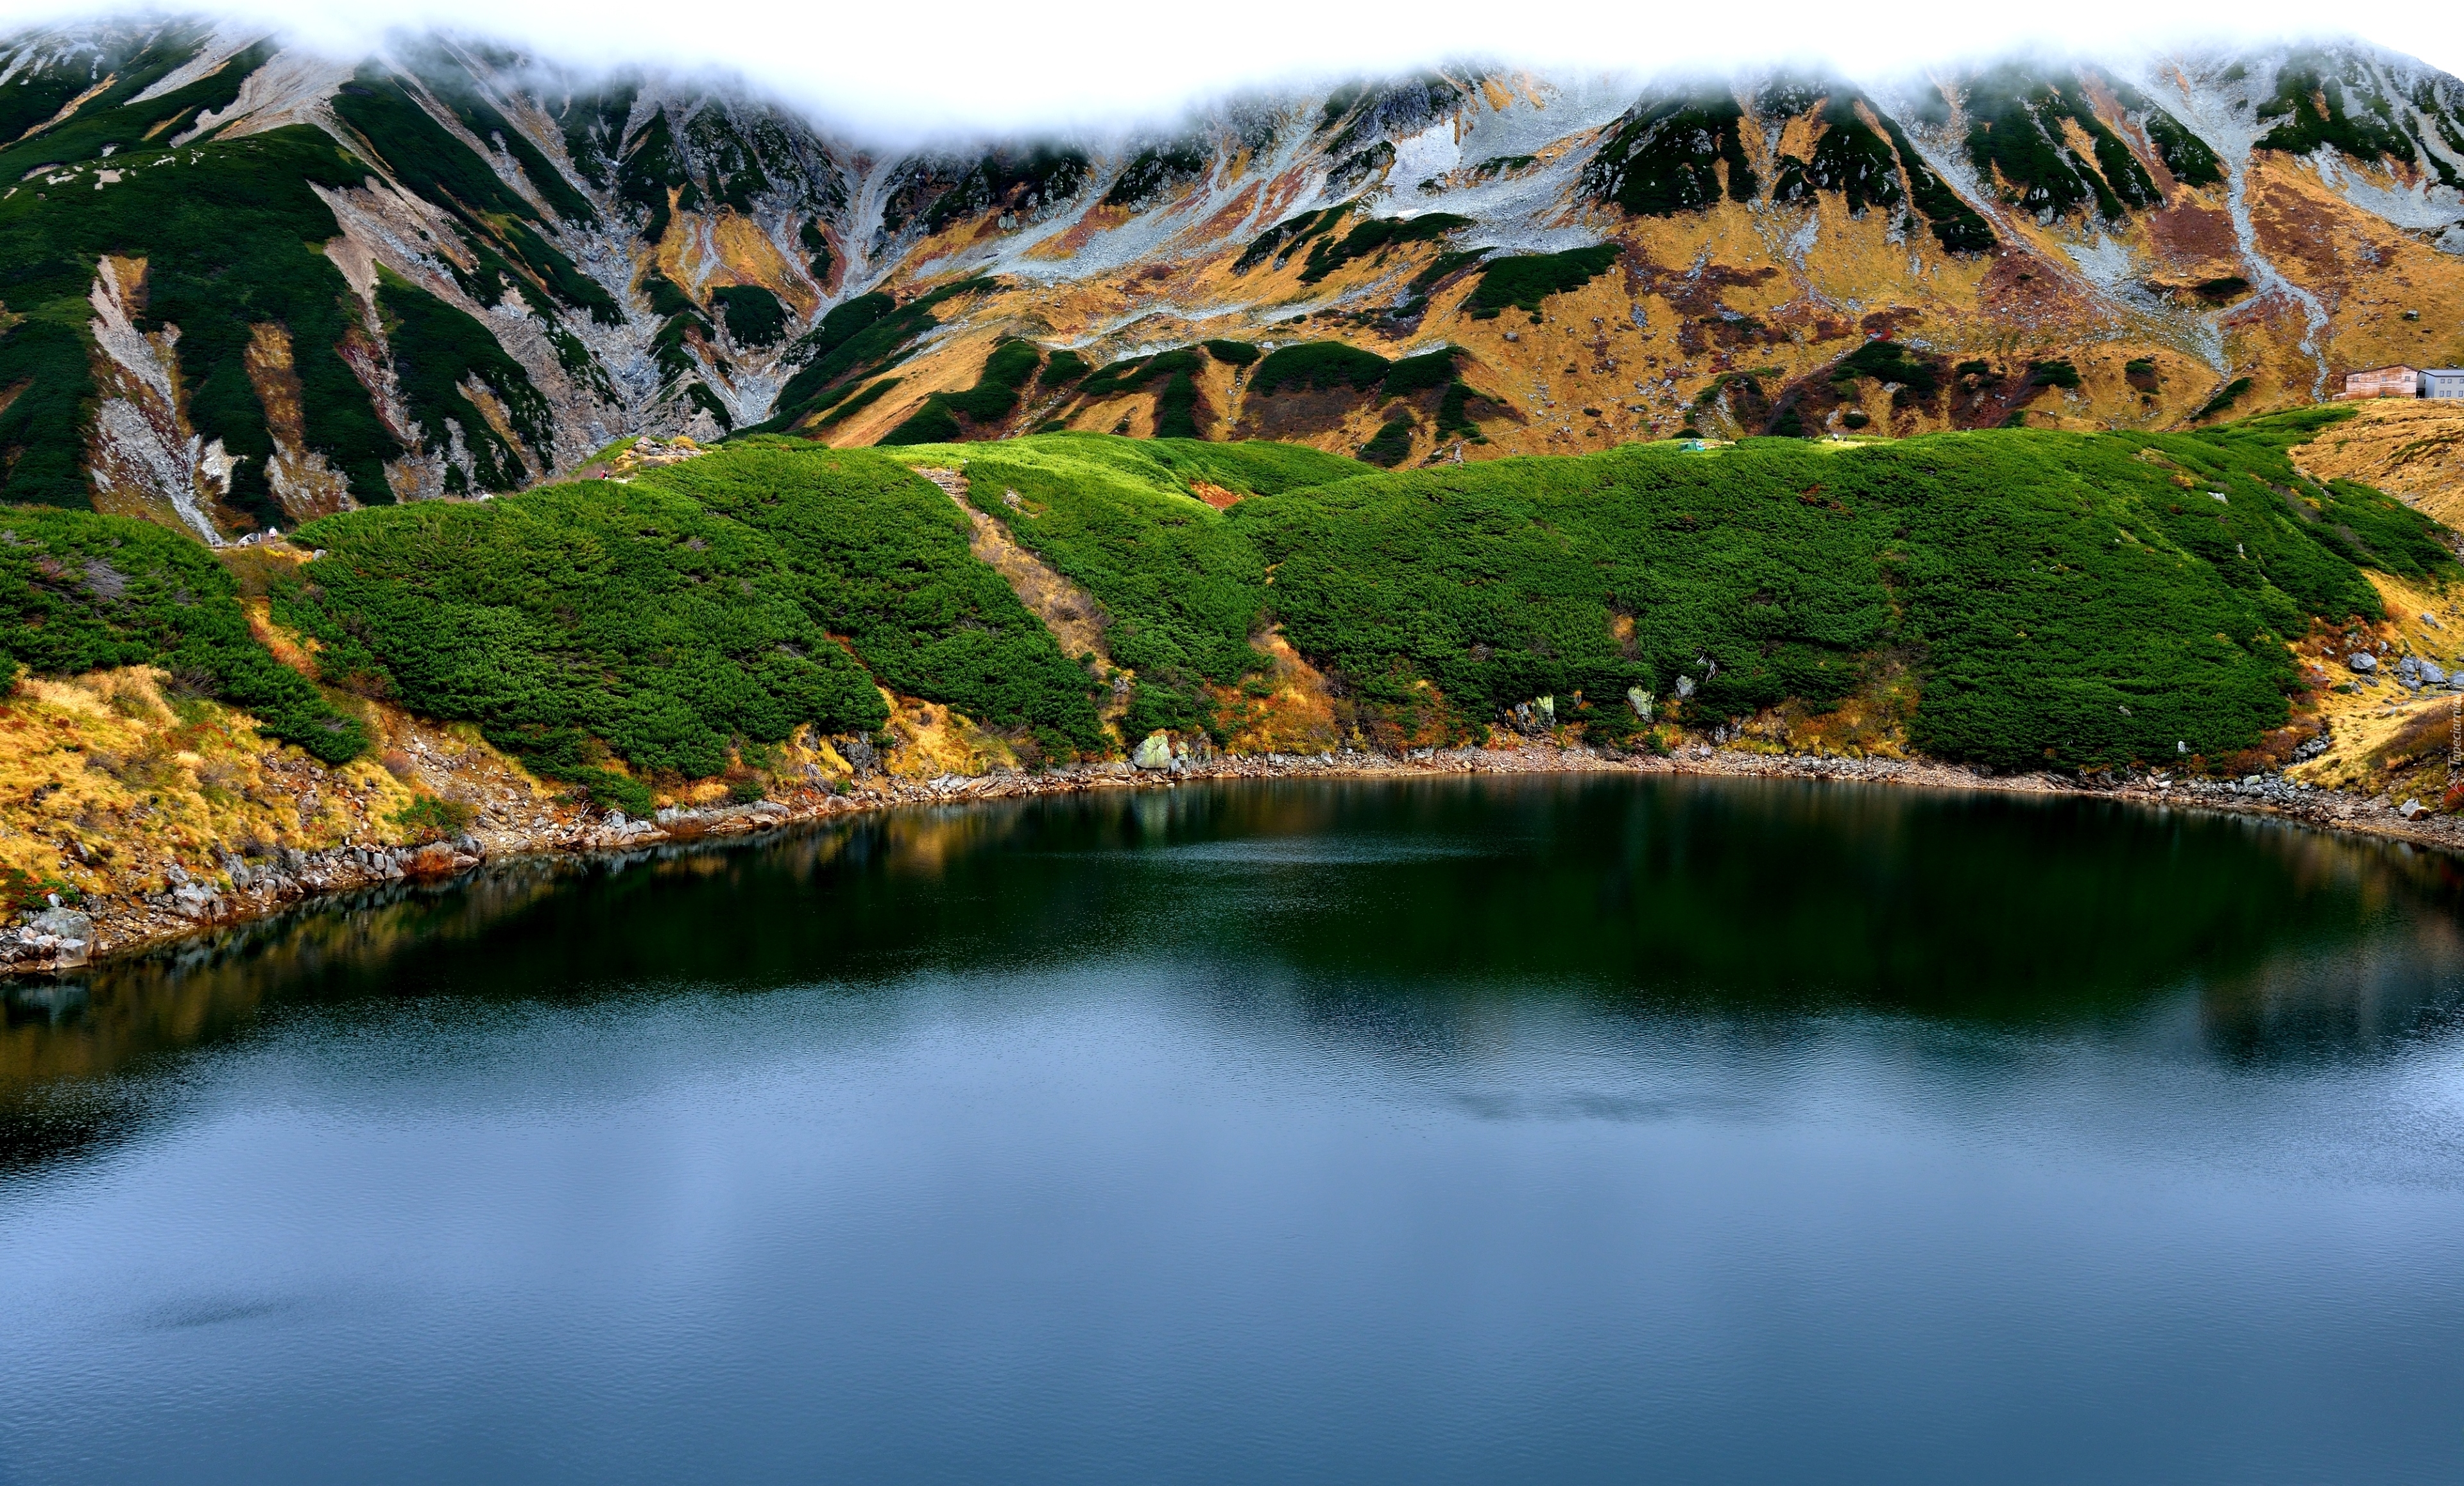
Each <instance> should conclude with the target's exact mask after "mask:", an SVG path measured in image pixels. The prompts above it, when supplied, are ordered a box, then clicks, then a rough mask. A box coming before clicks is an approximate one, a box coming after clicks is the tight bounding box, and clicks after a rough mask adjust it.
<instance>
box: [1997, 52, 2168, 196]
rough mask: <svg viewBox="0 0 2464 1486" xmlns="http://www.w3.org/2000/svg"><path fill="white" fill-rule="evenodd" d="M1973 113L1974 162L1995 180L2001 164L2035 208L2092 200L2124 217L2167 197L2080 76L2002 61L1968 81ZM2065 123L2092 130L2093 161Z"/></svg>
mask: <svg viewBox="0 0 2464 1486" xmlns="http://www.w3.org/2000/svg"><path fill="white" fill-rule="evenodd" d="M1968 114H1969V129H1968V158H1969V163H1970V164H1973V165H1974V166H1975V167H1976V172H1977V174H1978V175H1980V176H1982V177H1984V178H1985V179H1987V180H1989V181H1990V180H1991V179H1992V178H1993V174H1994V172H1995V171H1996V170H1999V171H2000V172H2001V177H2002V180H2003V182H2004V183H2005V185H2006V186H2007V187H2008V189H2009V192H2010V195H2011V198H2012V200H2013V202H2014V203H2015V204H2017V205H2018V206H2020V207H2022V208H2025V209H2027V210H2029V211H2051V212H2053V213H2055V214H2056V215H2061V214H2065V213H2068V212H2070V211H2072V210H2075V209H2077V208H2080V207H2083V206H2088V205H2091V204H2092V205H2094V206H2095V208H2096V209H2097V212H2098V213H2099V214H2100V215H2101V216H2103V217H2105V218H2107V219H2108V220H2119V219H2121V218H2122V217H2123V215H2124V214H2125V208H2147V207H2156V206H2162V205H2163V204H2164V196H2163V193H2161V192H2159V191H2158V190H2157V189H2156V183H2155V182H2154V181H2152V180H2150V179H2149V178H2148V175H2147V170H2146V167H2145V166H2144V165H2142V164H2139V160H2138V157H2136V156H2134V155H2132V154H2131V153H2130V147H2129V146H2128V145H2127V144H2125V143H2123V141H2122V137H2121V136H2120V135H2117V134H2115V133H2114V132H2113V130H2112V129H2111V128H2110V127H2109V126H2107V125H2106V123H2105V122H2104V120H2101V119H2099V118H2098V117H2097V116H2096V110H2095V109H2094V108H2092V107H2090V106H2089V101H2088V95H2087V88H2086V86H2085V84H2084V83H2083V82H2082V81H2081V80H2080V79H2079V78H2078V77H2076V76H2069V77H2060V78H2057V79H2052V80H2048V79H2044V78H2038V77H2035V76H2030V75H2029V74H2027V73H2025V72H2023V71H2021V70H2019V69H2017V68H2010V67H2005V68H2000V69H1997V70H1995V71H1994V72H1991V73H1989V74H1987V75H1986V76H1982V77H1979V78H1978V79H1976V81H1975V82H1974V83H1973V84H1971V85H1970V86H1969V90H1968ZM2065 123H2068V124H2070V125H2071V126H2073V127H2074V128H2077V129H2078V130H2079V131H2080V132H2081V133H2083V134H2084V135H2085V136H2086V137H2087V139H2088V141H2089V142H2090V144H2091V146H2092V152H2093V153H2094V155H2095V156H2096V161H2095V164H2092V165H2091V164H2089V163H2088V162H2087V161H2084V160H2081V159H2080V158H2079V156H2078V154H2077V153H2076V152H2075V151H2074V150H2073V149H2072V147H2071V145H2070V143H2069V140H2068V137H2067V135H2066V133H2065V131H2064V129H2063V127H2062V126H2063V125H2064V124H2065Z"/></svg>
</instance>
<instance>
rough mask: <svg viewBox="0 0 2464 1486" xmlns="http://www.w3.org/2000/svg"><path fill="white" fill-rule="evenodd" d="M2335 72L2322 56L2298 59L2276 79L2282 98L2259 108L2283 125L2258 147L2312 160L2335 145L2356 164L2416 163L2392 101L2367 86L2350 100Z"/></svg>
mask: <svg viewBox="0 0 2464 1486" xmlns="http://www.w3.org/2000/svg"><path fill="white" fill-rule="evenodd" d="M2331 67H2332V64H2328V63H2326V62H2324V60H2323V59H2321V58H2320V57H2316V56H2297V57H2295V58H2294V59H2293V60H2292V61H2291V62H2290V63H2289V64H2288V65H2287V66H2286V67H2285V69H2284V70H2283V71H2282V72H2280V73H2278V74H2277V75H2276V96H2275V97H2274V98H2270V99H2268V100H2267V101H2266V102H2264V103H2262V104H2260V105H2259V107H2258V117H2259V120H2261V121H2262V122H2264V121H2266V120H2281V121H2280V122H2278V123H2277V125H2276V127H2274V128H2272V129H2270V130H2268V131H2267V132H2266V133H2265V134H2263V135H2260V136H2259V138H2258V147H2259V148H2260V149H2272V150H2282V151H2283V152H2284V153H2286V154H2288V155H2307V154H2309V153H2311V152H2312V151H2314V150H2316V149H2318V148H2319V147H2320V146H2321V145H2329V146H2332V147H2334V148H2336V149H2339V150H2342V151H2343V153H2345V154H2347V155H2350V156H2352V157H2353V158H2354V159H2356V160H2363V161H2374V160H2377V159H2379V158H2380V157H2381V156H2386V157H2388V158H2390V159H2394V160H2401V161H2404V162H2406V163H2408V164H2409V163H2411V162H2412V161H2413V160H2414V159H2415V155H2414V151H2413V145H2412V142H2411V141H2410V140H2409V139H2407V138H2406V137H2405V133H2404V130H2403V129H2402V128H2401V127H2399V126H2398V125H2397V123H2396V114H2395V108H2394V105H2393V104H2392V103H2391V102H2390V100H2389V99H2388V98H2387V97H2386V96H2385V95H2383V94H2381V93H2379V92H2378V91H2377V90H2376V89H2375V88H2368V87H2366V85H2365V91H2364V92H2363V93H2362V94H2361V96H2360V97H2358V98H2354V97H2351V96H2348V95H2347V94H2346V93H2345V91H2344V84H2343V81H2342V80H2340V79H2339V78H2338V77H2336V76H2334V74H2333V72H2332V71H2331V70H2330V69H2331ZM2355 104H2358V105H2359V106H2358V107H2355V106H2354V105H2355Z"/></svg>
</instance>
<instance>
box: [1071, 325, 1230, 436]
mask: <svg viewBox="0 0 2464 1486" xmlns="http://www.w3.org/2000/svg"><path fill="white" fill-rule="evenodd" d="M1227 343H1229V342H1227ZM1210 354H1211V353H1210ZM1203 369H1204V360H1203V358H1201V357H1200V356H1199V353H1198V352H1197V351H1196V350H1194V349H1192V348H1190V347H1187V346H1183V347H1182V348H1180V349H1179V350H1177V351H1164V352H1160V353H1158V354H1156V355H1155V356H1138V357H1132V358H1131V359H1129V360H1128V361H1113V362H1111V363H1110V364H1109V365H1105V366H1099V367H1097V368H1096V369H1095V370H1094V372H1093V373H1092V374H1090V375H1089V377H1088V378H1087V379H1086V380H1085V381H1084V382H1080V383H1078V396H1079V397H1080V398H1081V399H1089V400H1091V399H1095V398H1106V397H1119V396H1120V395H1121V394H1123V393H1125V392H1140V391H1144V390H1146V389H1148V388H1150V387H1152V386H1154V385H1155V382H1156V381H1158V380H1161V381H1162V382H1163V390H1162V391H1160V392H1158V393H1156V394H1155V437H1157V438H1162V439H1194V438H1197V437H1198V433H1199V429H1198V405H1199V391H1198V374H1199V372H1200V371H1201V370H1203Z"/></svg>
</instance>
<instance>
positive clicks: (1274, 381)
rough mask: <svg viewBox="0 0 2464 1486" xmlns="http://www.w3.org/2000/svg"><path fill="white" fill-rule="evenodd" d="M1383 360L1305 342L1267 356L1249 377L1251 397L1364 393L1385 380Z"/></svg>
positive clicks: (1329, 343) (1332, 343)
mask: <svg viewBox="0 0 2464 1486" xmlns="http://www.w3.org/2000/svg"><path fill="white" fill-rule="evenodd" d="M1387 364H1388V363H1387V361H1386V358H1384V357H1382V356H1379V355H1378V354H1377V353H1376V352H1375V351H1363V350H1361V349H1360V348H1359V347H1357V346H1350V345H1346V344H1344V343H1343V342H1342V341H1340V340H1304V341H1302V342H1301V343H1300V344H1298V345H1289V346H1285V347H1284V348H1283V349H1281V350H1279V351H1273V352H1269V353H1268V354H1267V356H1266V359H1265V361H1260V362H1259V363H1258V369H1257V370H1256V371H1255V372H1252V373H1251V374H1250V377H1249V391H1250V392H1251V394H1252V395H1254V396H1259V397H1271V396H1273V395H1274V394H1275V393H1277V392H1280V391H1282V390H1284V389H1285V388H1286V387H1303V388H1307V389H1308V390H1309V391H1311V392H1331V391H1332V390H1334V389H1335V388H1337V387H1350V388H1352V389H1353V391H1355V392H1366V391H1368V390H1369V389H1370V388H1372V387H1375V386H1376V385H1377V384H1378V383H1379V382H1383V381H1385V380H1386V367H1387Z"/></svg>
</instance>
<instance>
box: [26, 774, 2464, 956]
mask: <svg viewBox="0 0 2464 1486" xmlns="http://www.w3.org/2000/svg"><path fill="white" fill-rule="evenodd" d="M1590 773H1602V774H1633V775H1668V776H1702V777H1728V778H1775V779H1803V780H1837V781H1841V782H1849V783H1862V784H1882V785H1900V786H1904V787H1910V788H1919V789H1947V790H1992V791H1997V792H2001V793H2006V794H2028V795H2072V796H2081V797H2093V798H2110V799H2121V800H2127V801H2130V802H2132V803H2135V804H2140V805H2146V806H2155V807H2160V808H2194V809H2201V810H2210V811H2217V812H2224V813H2232V814H2241V815H2266V816H2273V817H2277V818H2280V819H2287V820H2292V821H2296V822H2299V823H2300V824H2304V825H2310V826H2316V827H2321V828H2323V829H2328V830H2336V831H2345V832H2352V833H2356V834H2362V835H2369V836H2379V837H2386V838H2390V839H2394V840H2400V841H2409V842H2413V843H2415V844H2419V845H2424V846H2430V847H2434V848H2438V849H2442V850H2449V851H2456V852H2459V853H2464V817H2456V816H2447V815H2441V814H2438V813H2436V812H2433V811H2428V810H2423V809H2420V808H2418V807H2412V808H2410V809H2408V807H2409V806H2411V805H2412V802H2410V801H2404V802H2398V801H2395V800H2391V799H2388V798H2385V797H2380V798H2364V797H2362V796H2360V795H2357V794H2353V793H2351V792H2347V791H2341V790H2331V789H2321V788H2316V787H2313V786H2309V785H2304V784H2300V783H2298V782H2296V781H2293V780H2290V779H2287V778H2285V777H2283V776H2280V775H2279V776H2249V777H2248V778H2245V779H2241V780H2207V779H2179V780H2177V779H2173V778H2170V777H2167V776H2162V775H2156V774H2150V775H2147V776H2139V777H2134V778H2132V779H2128V780H2125V781H2121V782H2117V783H2115V784H2112V785H2106V786H2097V785H2089V784H2082V783H2080V782H2079V781H2077V780H2074V779H2067V778H2062V777H2058V776H2051V775H2044V774H2026V775H1990V774H1985V773H1982V772H1979V771H1977V770H1973V769H1969V768H1966V767H1963V766H1960V765H1955V764H1945V763H1937V762H1932V761H1929V760H1923V759H1894V758H1880V757H1861V758H1859V757H1845V756H1840V755H1837V754H1826V755H1816V754H1766V753H1757V752H1752V751H1749V750H1742V749H1713V748H1709V747H1705V746H1701V745H1693V746H1688V747H1686V748H1684V749H1681V750H1680V751H1679V752H1678V753H1677V754H1674V755H1671V756H1660V755H1652V754H1639V755H1636V754H1601V753H1597V752H1595V751H1593V750H1590V749H1585V748H1581V747H1573V748H1564V747H1557V746H1554V745H1549V744H1529V745H1526V746H1522V747H1516V748H1464V749H1420V750H1415V751H1414V752H1413V753H1412V754H1408V755H1406V756H1404V757H1401V758H1395V757H1390V756H1388V755H1385V754H1372V753H1354V752H1345V753H1330V754H1221V755H1216V756H1213V757H1206V758H1199V757H1193V756H1172V757H1167V758H1156V759H1148V758H1141V760H1140V762H1139V764H1135V765H1133V764H1131V763H1126V762H1119V761H1114V762H1109V763H1099V764H1084V765H1076V766H1072V767H1068V768H1063V769H1054V770H1048V771H1045V772H1042V773H1036V774H1026V773H1018V772H1011V773H1001V774H990V775H982V776H956V775H948V776H941V777H939V778H935V779H929V780H911V779H902V778H896V777H892V776H886V775H878V774H876V775H874V776H871V777H869V778H867V779H864V780H861V781H859V782H857V783H855V784H854V785H853V786H852V787H851V788H849V789H848V790H847V792H846V793H843V794H839V793H830V792H826V791H823V790H819V789H804V790H797V791H793V792H790V795H789V798H785V799H775V798H773V799H761V800H756V801H753V802H750V803H745V804H735V805H727V806H720V807H714V808H701V809H692V808H674V809H663V810H661V811H660V812H659V813H658V816H657V818H656V819H651V820H640V819H627V818H626V817H625V816H623V815H622V814H620V813H616V812H607V813H605V814H600V813H596V812H592V811H588V810H575V809H558V810H545V811H541V812H540V813H539V814H538V815H537V816H535V817H534V818H533V819H531V820H529V821H516V822H508V823H500V824H495V825H492V826H485V827H481V828H478V829H474V830H473V831H471V832H467V833H465V834H463V835H462V836H460V837H458V838H456V839H454V840H452V841H437V842H431V843H429V844H426V845H420V846H384V845H343V846H337V847H332V848H329V849H327V850H323V851H313V852H303V851H298V850H295V849H290V848H284V849H282V850H280V851H277V852H276V853H275V854H274V855H273V856H272V857H271V858H269V859H268V860H265V861H262V862H257V863H250V862H243V861H241V860H240V859H238V858H236V857H234V858H230V859H228V860H226V862H225V863H224V864H223V865H224V871H223V876H224V878H225V879H227V883H215V882H209V881H204V880H201V879H198V878H195V877H193V876H191V875H190V874H188V873H186V872H184V871H180V870H178V869H176V868H175V869H174V871H173V874H172V880H171V883H170V885H169V886H167V887H166V888H165V889H164V890H161V891H156V892H130V893H124V894H103V895H99V897H97V898H94V899H90V900H88V901H87V902H86V903H84V904H81V905H77V906H71V907H63V906H61V905H59V904H56V903H55V904H54V905H53V906H51V907H48V908H46V909H42V910H39V911H37V912H34V913H33V914H31V915H28V916H26V917H25V918H23V919H22V920H21V921H20V922H18V923H17V924H15V925H13V926H11V927H9V928H7V929H0V974H30V973H32V974H40V973H48V972H57V971H63V970H69V969H74V968H76V967H78V966H82V965H86V964H89V963H92V962H94V961H96V960H101V959H108V958H112V957H116V956H121V955H126V954H130V953H134V952H137V951H143V950H146V949H150V948H152V947H154V946H157V945H160V944H164V943H166V942H169V941H172V940H177V939H180V938H183V937H186V936H189V935H193V934H198V933H203V932H207V931H209V930H212V929H220V928H224V927H228V926H231V925H236V924H243V923H247V922H250V921H253V920H256V919H262V918H267V917H270V916H272V915H274V914H276V913H279V912H282V911H285V910H287V909H291V908H294V907H301V906H307V905H313V904H314V903H315V902H316V901H318V900H319V899H324V898H330V897H339V896H341V895H342V894H346V893H350V892H354V891H359V890H363V889H366V888H371V887H380V886H384V885H388V884H396V883H405V882H437V881H443V880H446V879H451V878H454V877H458V876H461V875H463V874H464V873H467V872H471V871H473V870H475V869H477V868H478V867H480V866H481V865H483V864H485V863H489V862H495V861H503V860H508V859H516V858H522V857H538V856H543V855H569V854H583V853H595V852H621V851H629V850H639V849H641V848H644V847H648V846H654V845H658V844H660V843H663V842H671V841H699V840H705V839H709V838H728V837H735V836H750V835H755V834H758V833H762V832H768V831H774V830H778V829H780V828H782V827H785V826H790V825H795V824H801V823H804V822H809V821H817V820H825V819H836V818H838V817H842V816H847V815H852V814H861V813H866V812H871V811H880V810H887V809H892V808H897V807H902V806H916V805H935V804H964V803H974V802H981V801H989V800H997V799H1022V798H1032V797H1039V796H1048V795H1071V794H1081V793H1085V792H1089V791H1093V790H1115V789H1171V788H1176V787H1177V786H1180V785H1184V784H1197V783H1210V782H1217V781H1228V780H1238V779H1284V778H1329V777H1333V778H1377V779H1393V778H1412V777H1419V776H1437V775H1518V774H1590Z"/></svg>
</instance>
